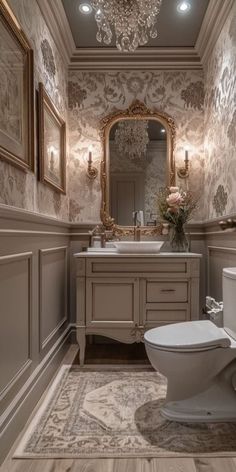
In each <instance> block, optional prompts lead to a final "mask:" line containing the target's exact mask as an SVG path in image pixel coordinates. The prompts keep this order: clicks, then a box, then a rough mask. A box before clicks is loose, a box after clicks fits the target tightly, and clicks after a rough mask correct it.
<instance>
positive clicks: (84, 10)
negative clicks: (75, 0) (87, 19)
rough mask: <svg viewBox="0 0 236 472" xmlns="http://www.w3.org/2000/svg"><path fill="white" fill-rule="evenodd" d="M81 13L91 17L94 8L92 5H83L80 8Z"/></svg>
mask: <svg viewBox="0 0 236 472" xmlns="http://www.w3.org/2000/svg"><path fill="white" fill-rule="evenodd" d="M79 11H81V13H84V14H85V15H89V14H90V13H92V7H91V5H89V3H81V4H80V6H79Z"/></svg>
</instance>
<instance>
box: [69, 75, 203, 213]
mask: <svg viewBox="0 0 236 472" xmlns="http://www.w3.org/2000/svg"><path fill="white" fill-rule="evenodd" d="M135 99H139V100H141V101H143V102H144V103H145V104H146V105H147V106H148V107H149V108H150V109H152V110H160V111H164V112H166V113H168V114H169V115H170V116H172V118H173V119H174V120H175V122H176V125H177V139H176V148H175V158H176V162H177V164H179V165H183V160H184V148H185V146H189V156H190V158H191V177H190V182H189V187H190V189H191V190H193V191H194V192H197V193H198V194H199V195H202V192H203V180H204V159H203V140H204V136H203V124H204V119H203V101H204V90H203V74H202V72H201V71H155V72H154V71H153V72H152V71H148V72H147V71H146V72H145V71H139V72H136V71H125V72H80V71H70V72H69V82H68V105H69V115H68V119H69V182H70V188H69V199H70V201H69V217H70V220H71V221H76V222H89V221H91V222H92V221H96V220H99V212H100V202H101V193H100V183H99V179H96V180H95V181H93V182H91V181H88V179H87V177H86V165H87V159H88V148H89V146H91V147H92V152H93V159H94V163H95V165H96V166H97V168H98V169H99V164H100V161H101V156H102V146H101V141H100V137H99V123H100V120H101V118H102V117H104V116H106V115H107V114H109V113H111V112H113V111H115V110H124V109H126V108H127V107H129V105H130V104H131V103H132V101H133V100H135ZM181 183H184V181H181ZM201 207H202V203H201V201H200V204H199V208H201ZM195 219H201V214H200V210H199V213H198V214H196V216H195Z"/></svg>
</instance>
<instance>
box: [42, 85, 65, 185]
mask: <svg viewBox="0 0 236 472" xmlns="http://www.w3.org/2000/svg"><path fill="white" fill-rule="evenodd" d="M65 154H66V125H65V122H64V121H63V119H62V118H61V116H60V115H59V113H58V111H57V109H56V107H55V105H54V104H53V103H52V101H51V99H50V98H49V96H48V95H47V93H46V91H45V89H44V86H43V84H42V83H39V178H40V181H41V182H43V183H45V184H48V185H50V187H52V188H53V189H54V190H57V191H58V192H62V193H66V158H65Z"/></svg>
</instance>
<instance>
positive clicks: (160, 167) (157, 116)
mask: <svg viewBox="0 0 236 472" xmlns="http://www.w3.org/2000/svg"><path fill="white" fill-rule="evenodd" d="M101 135H102V136H101V137H102V141H103V145H104V154H103V159H102V163H101V187H102V206H101V220H102V223H103V225H104V226H105V228H106V229H111V230H113V232H115V233H120V234H130V233H132V232H133V228H134V226H135V225H136V224H137V223H138V224H139V225H140V226H142V232H143V233H146V234H152V233H158V232H159V233H160V228H161V225H160V224H159V223H158V221H157V215H156V194H157V192H158V190H159V189H160V188H161V187H165V186H166V185H175V162H174V156H173V148H174V139H175V124H174V121H173V119H172V118H171V117H169V116H168V115H166V114H164V113H161V112H154V111H151V110H149V109H148V108H147V107H146V105H144V104H143V103H141V102H139V101H135V102H133V103H132V105H131V106H130V107H129V108H128V109H127V110H125V111H122V112H116V113H114V114H112V115H109V116H107V117H106V118H104V119H103V121H102V127H101Z"/></svg>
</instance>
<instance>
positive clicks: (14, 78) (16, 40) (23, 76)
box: [0, 0, 34, 171]
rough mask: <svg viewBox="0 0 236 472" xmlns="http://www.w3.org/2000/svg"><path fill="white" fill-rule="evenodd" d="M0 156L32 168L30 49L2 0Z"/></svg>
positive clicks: (32, 125) (31, 54)
mask: <svg viewBox="0 0 236 472" xmlns="http://www.w3.org/2000/svg"><path fill="white" fill-rule="evenodd" d="M0 63H1V87H0V158H1V159H4V160H6V161H8V162H9V163H10V164H13V165H14V166H17V167H18V168H20V169H22V170H24V171H27V170H31V171H34V72H33V50H32V48H31V45H30V43H29V41H28V39H27V37H26V36H25V34H24V32H23V31H22V28H21V26H20V24H19V23H18V21H17V19H16V17H15V15H14V14H13V12H12V11H11V9H10V7H9V6H8V3H7V2H6V0H0Z"/></svg>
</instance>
